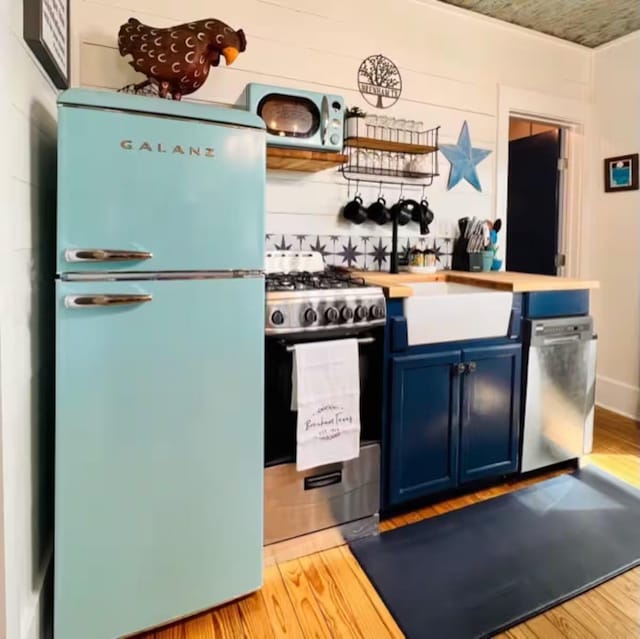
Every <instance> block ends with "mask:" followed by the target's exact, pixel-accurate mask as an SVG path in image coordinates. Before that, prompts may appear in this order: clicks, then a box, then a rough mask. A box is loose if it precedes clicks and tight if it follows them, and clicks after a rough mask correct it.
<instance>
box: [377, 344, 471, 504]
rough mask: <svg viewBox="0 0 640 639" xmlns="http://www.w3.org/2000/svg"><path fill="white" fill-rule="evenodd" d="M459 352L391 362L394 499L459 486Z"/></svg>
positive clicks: (391, 488)
mask: <svg viewBox="0 0 640 639" xmlns="http://www.w3.org/2000/svg"><path fill="white" fill-rule="evenodd" d="M461 355H462V354H461V352H460V351H459V350H455V351H446V352H440V353H437V354H433V355H408V356H397V357H393V358H392V360H391V385H392V389H391V451H390V452H391V458H390V460H389V462H390V463H389V469H390V474H389V498H390V501H391V502H392V503H393V504H398V503H402V502H404V501H409V500H411V499H415V498H416V497H421V496H423V495H427V494H429V493H433V492H438V491H441V490H444V489H446V488H451V487H453V486H455V485H456V484H457V482H458V433H459V426H458V422H459V407H460V379H459V376H458V375H457V371H458V366H459V365H460V364H461V361H462V360H461Z"/></svg>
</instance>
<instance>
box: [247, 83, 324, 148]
mask: <svg viewBox="0 0 640 639" xmlns="http://www.w3.org/2000/svg"><path fill="white" fill-rule="evenodd" d="M258 115H259V116H260V117H261V118H262V119H263V120H264V123H265V124H266V125H267V131H268V132H269V133H272V134H274V135H281V136H283V137H289V138H310V137H311V136H312V135H315V134H316V132H317V131H318V127H319V125H320V111H319V110H318V107H317V106H316V105H315V104H314V103H313V102H312V101H311V100H308V99H307V98H299V97H296V96H292V95H281V94H279V93H270V94H269V95H267V96H265V97H264V98H262V100H260V103H259V104H258Z"/></svg>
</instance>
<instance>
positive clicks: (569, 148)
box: [495, 84, 591, 277]
mask: <svg viewBox="0 0 640 639" xmlns="http://www.w3.org/2000/svg"><path fill="white" fill-rule="evenodd" d="M510 116H518V117H525V118H531V119H534V120H540V121H542V122H548V123H550V124H556V125H558V126H560V127H562V128H563V129H564V130H565V131H566V135H565V138H566V142H565V152H566V154H567V157H568V160H569V165H568V168H567V171H566V177H565V189H564V201H563V203H562V211H563V220H562V228H561V229H560V242H561V247H562V251H563V252H564V253H565V254H566V255H567V267H566V272H565V273H564V275H567V276H570V277H578V276H580V275H581V272H582V270H583V269H582V260H583V254H584V249H586V247H587V242H586V232H587V231H586V229H585V227H586V226H587V225H586V224H582V220H583V216H584V215H585V213H584V212H583V210H582V209H583V207H582V201H583V184H585V183H587V180H586V173H587V171H588V170H589V164H588V160H589V155H588V153H587V149H586V148H585V147H586V145H585V134H586V132H587V131H588V130H589V125H590V119H591V105H590V104H589V103H588V102H587V101H586V100H575V99H571V98H560V97H557V96H552V95H547V94H545V93H539V92H537V91H529V90H524V89H517V88H513V87H509V86H506V85H501V84H499V85H498V121H497V140H496V194H495V197H496V200H495V202H496V217H500V218H502V220H503V222H504V225H505V226H506V225H507V190H508V175H509V118H510ZM503 237H506V233H504V232H503ZM504 244H505V243H504V242H503V246H502V254H503V255H502V256H503V257H504V255H506V253H505V246H504Z"/></svg>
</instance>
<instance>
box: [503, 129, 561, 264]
mask: <svg viewBox="0 0 640 639" xmlns="http://www.w3.org/2000/svg"><path fill="white" fill-rule="evenodd" d="M511 122H512V126H511V135H510V138H511V139H510V142H509V176H508V195H507V234H506V235H507V237H506V239H507V247H506V255H507V263H506V268H507V270H509V271H520V272H523V273H540V274H543V275H557V273H558V266H559V265H560V262H559V259H558V234H559V222H560V215H559V208H560V167H561V165H562V163H561V162H560V158H561V157H562V156H561V142H562V140H561V137H562V129H560V128H558V127H552V126H550V125H543V124H539V123H534V122H529V121H525V120H519V119H516V118H512V120H511ZM526 125H528V127H529V128H528V130H527V129H524V130H523V126H526ZM536 127H537V128H536ZM537 130H542V132H539V133H538V132H536V131H537Z"/></svg>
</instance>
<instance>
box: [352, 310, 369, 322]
mask: <svg viewBox="0 0 640 639" xmlns="http://www.w3.org/2000/svg"><path fill="white" fill-rule="evenodd" d="M368 315H369V312H368V311H367V309H366V307H364V306H356V313H355V320H356V322H362V321H364V320H366V319H367V316H368Z"/></svg>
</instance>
